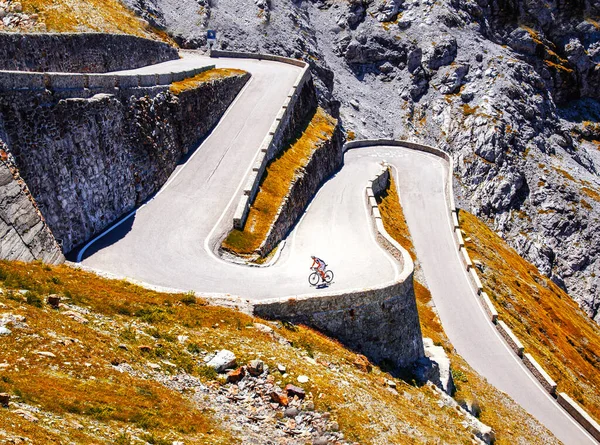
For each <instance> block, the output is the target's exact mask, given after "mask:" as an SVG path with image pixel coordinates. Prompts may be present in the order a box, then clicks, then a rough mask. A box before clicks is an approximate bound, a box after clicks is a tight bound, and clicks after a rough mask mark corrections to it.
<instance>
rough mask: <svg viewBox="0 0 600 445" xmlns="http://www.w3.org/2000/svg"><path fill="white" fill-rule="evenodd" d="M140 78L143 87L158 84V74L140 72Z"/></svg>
mask: <svg viewBox="0 0 600 445" xmlns="http://www.w3.org/2000/svg"><path fill="white" fill-rule="evenodd" d="M139 78H140V86H141V87H153V86H156V84H157V75H156V74H140V75H139Z"/></svg>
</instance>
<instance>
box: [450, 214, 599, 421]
mask: <svg viewBox="0 0 600 445" xmlns="http://www.w3.org/2000/svg"><path fill="white" fill-rule="evenodd" d="M459 220H460V225H461V227H462V228H463V230H464V231H465V234H466V238H465V241H466V242H465V246H466V248H467V250H468V251H469V254H470V255H471V258H472V259H473V260H478V261H480V262H481V263H482V265H483V271H482V272H480V274H479V275H480V277H481V281H482V283H483V286H484V288H485V291H486V292H487V293H488V294H489V296H490V297H491V299H492V301H493V302H494V306H495V307H496V309H497V310H498V313H499V316H500V318H501V319H502V320H503V321H504V322H505V323H506V324H507V325H508V326H509V327H510V328H511V329H512V330H513V332H514V333H515V334H516V335H517V337H518V338H519V339H520V340H521V342H522V343H523V345H524V346H525V351H526V352H529V353H530V354H531V355H533V357H534V358H535V359H536V360H537V361H538V362H539V363H540V364H541V365H542V367H543V368H544V369H545V370H546V371H547V372H548V374H550V376H551V377H552V378H553V379H554V380H555V381H556V383H557V384H558V389H559V391H562V392H566V393H567V394H569V395H570V396H571V397H573V399H575V400H576V401H577V402H579V403H580V404H581V405H583V407H584V408H585V409H586V411H588V413H590V414H591V415H592V416H593V417H594V418H596V420H600V327H599V326H598V325H597V324H596V323H595V322H594V321H593V320H591V319H590V318H589V317H588V316H587V315H586V314H585V313H584V312H583V311H582V310H581V309H580V308H579V307H578V305H577V303H576V302H575V301H573V300H572V299H571V298H570V297H569V295H567V294H566V293H565V292H564V291H563V290H562V289H560V288H559V287H558V286H556V285H555V284H554V283H553V282H552V280H550V279H548V278H547V277H546V276H544V275H542V274H541V273H540V272H539V271H538V270H537V268H536V267H535V266H533V265H532V264H531V263H529V262H527V261H526V260H524V259H523V258H521V256H519V254H518V253H517V252H516V251H515V250H514V249H512V248H511V247H510V246H508V244H506V242H505V241H504V240H503V239H502V238H500V237H499V236H498V235H496V233H494V232H493V231H492V230H490V229H489V228H488V227H487V226H486V225H485V224H484V223H483V222H482V221H480V220H479V219H477V218H476V217H475V216H474V215H472V214H470V213H467V212H464V211H461V212H460V213H459Z"/></svg>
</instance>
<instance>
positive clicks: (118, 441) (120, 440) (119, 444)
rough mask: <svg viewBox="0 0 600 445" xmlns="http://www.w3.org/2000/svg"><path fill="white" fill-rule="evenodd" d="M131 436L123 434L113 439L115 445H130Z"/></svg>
mask: <svg viewBox="0 0 600 445" xmlns="http://www.w3.org/2000/svg"><path fill="white" fill-rule="evenodd" d="M132 444H133V442H132V441H131V436H130V435H129V434H127V433H125V432H123V433H121V434H119V435H118V436H117V437H116V438H115V445H132Z"/></svg>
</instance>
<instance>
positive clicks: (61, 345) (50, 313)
mask: <svg viewBox="0 0 600 445" xmlns="http://www.w3.org/2000/svg"><path fill="white" fill-rule="evenodd" d="M0 284H1V285H2V287H4V288H5V289H7V288H14V289H18V288H21V289H30V290H31V294H30V303H31V304H26V303H24V302H23V301H22V300H23V297H22V296H20V295H17V294H15V295H13V296H11V297H10V298H7V296H6V295H4V296H2V295H0V302H1V303H2V304H4V305H5V307H4V308H3V310H2V312H5V311H9V312H12V313H18V314H23V315H25V316H26V317H27V323H28V324H29V328H28V329H27V330H20V329H17V328H14V329H13V334H12V335H11V336H9V337H4V339H3V341H2V343H0V355H1V356H2V359H1V361H3V362H6V363H9V364H10V365H11V366H10V367H9V368H8V369H0V391H8V392H10V393H11V394H12V395H13V398H14V399H15V401H20V402H27V403H29V404H31V405H33V406H35V407H37V408H40V409H41V410H42V411H43V412H46V413H51V414H59V415H61V417H63V418H64V419H65V420H64V421H61V422H60V423H59V424H58V425H57V424H54V426H49V424H48V422H46V421H44V420H43V419H42V420H40V422H39V423H38V424H32V423H30V422H28V421H25V420H23V419H21V418H19V417H17V416H16V415H15V414H14V413H13V410H14V408H11V409H10V410H5V409H4V410H3V412H2V416H0V429H4V430H5V431H9V432H14V434H18V435H20V436H26V437H29V438H31V440H32V441H33V443H52V442H56V443H58V442H65V441H67V440H68V441H71V442H74V443H78V444H91V443H99V440H98V435H97V434H96V435H94V434H92V433H91V431H92V429H91V428H90V426H92V427H98V428H100V429H102V430H107V431H109V433H111V434H112V436H111V437H113V439H114V438H115V437H117V436H118V434H120V433H121V432H122V431H124V430H125V429H126V428H141V430H142V431H144V430H145V431H147V432H148V434H152V435H154V437H156V438H157V439H163V440H164V438H165V437H168V438H169V440H176V439H177V438H179V440H184V442H185V443H190V444H194V443H210V444H219V443H227V444H230V443H237V442H236V440H235V438H232V437H231V436H230V435H229V434H228V433H227V431H223V430H222V429H219V428H220V427H219V426H215V420H212V417H211V415H210V413H209V411H199V410H198V408H196V407H194V406H193V404H192V403H191V402H190V401H189V400H188V399H187V398H186V397H185V395H183V396H182V395H180V394H178V393H176V392H174V391H170V390H168V389H166V388H165V387H162V386H161V385H159V384H157V383H155V382H154V381H152V380H145V379H140V378H136V377H132V376H130V375H128V374H127V373H123V374H121V373H119V372H118V371H116V370H113V367H112V366H111V363H117V362H119V363H122V362H126V363H128V364H130V365H131V366H132V367H134V368H135V369H139V366H140V365H141V364H144V363H147V362H148V361H150V362H153V363H158V364H160V365H161V366H162V368H164V369H166V371H165V372H170V371H169V370H171V369H172V368H170V367H169V366H167V365H163V364H162V361H161V360H168V361H170V362H172V363H175V364H177V366H178V367H179V368H183V369H185V370H186V371H187V372H189V373H191V374H192V375H195V376H197V377H199V378H201V379H202V380H204V381H210V380H211V379H212V378H214V375H211V374H210V373H207V372H206V370H205V369H204V368H203V366H201V365H199V364H198V363H201V358H200V357H199V356H198V355H197V352H195V351H196V350H197V349H204V350H206V351H213V350H216V349H222V348H226V349H229V350H231V351H233V352H234V353H235V354H236V356H237V357H238V363H241V364H243V363H246V362H248V361H249V360H251V359H254V358H257V357H260V358H262V359H263V360H264V361H265V362H266V363H267V365H268V366H269V367H270V369H276V365H277V364H278V363H281V364H283V365H285V366H286V367H287V368H288V374H287V375H286V376H285V377H284V376H282V375H279V374H277V373H276V374H274V375H275V377H276V379H278V380H280V384H281V385H282V386H283V385H285V384H287V383H294V384H298V383H297V380H296V379H297V377H298V375H301V374H304V375H307V376H309V377H310V381H309V383H307V384H305V385H302V386H304V388H305V389H306V390H307V392H308V394H309V397H312V399H313V400H314V403H315V407H316V409H317V410H319V411H329V412H330V413H331V415H332V418H333V419H335V420H336V421H337V422H338V423H339V425H340V427H341V431H343V432H344V434H345V436H346V438H348V439H349V440H354V441H357V442H359V443H361V444H389V443H398V444H399V443H401V444H426V443H456V444H458V443H461V444H468V443H471V442H470V438H469V435H470V433H469V431H466V430H465V429H464V427H463V426H462V424H461V422H462V417H461V416H460V415H458V413H457V411H456V410H455V409H452V408H449V407H444V406H442V407H440V406H439V405H438V402H439V399H438V397H437V395H435V394H434V393H433V391H431V389H429V388H428V387H421V388H418V387H414V386H412V385H410V384H408V383H406V382H404V381H402V380H399V379H394V378H393V377H391V376H390V375H389V374H387V373H385V372H383V371H382V370H381V369H379V368H377V367H374V368H373V370H372V371H371V372H369V373H367V372H364V371H361V370H359V369H358V368H357V367H356V366H355V365H354V364H353V363H354V361H355V360H356V358H357V356H356V354H355V353H354V352H352V351H350V350H348V349H346V348H345V347H343V346H341V345H340V344H338V343H337V342H336V341H334V340H332V339H330V338H327V337H325V336H324V335H321V334H319V333H317V332H315V331H313V330H311V329H308V328H305V327H303V326H291V325H285V326H284V325H281V324H280V325H279V326H274V329H275V332H276V334H277V335H278V336H281V337H283V338H284V339H285V340H287V342H280V341H278V340H277V339H274V338H273V337H272V336H270V335H269V334H266V333H263V332H260V331H258V330H256V329H254V328H253V327H252V326H253V322H255V321H260V322H263V323H267V322H265V321H263V320H259V319H256V318H253V317H250V316H247V315H244V314H241V313H239V312H236V311H233V310H230V309H225V308H220V307H213V306H206V305H205V304H204V303H203V301H202V300H200V299H195V298H193V296H192V295H189V294H183V295H182V294H176V295H174V294H161V293H156V292H153V291H149V290H146V289H143V288H139V287H137V286H134V285H132V284H129V283H126V282H124V281H114V280H106V279H103V278H100V277H98V276H96V275H93V274H90V273H87V272H83V271H80V270H75V269H71V268H69V267H67V266H60V267H49V266H44V265H41V264H23V263H16V262H0ZM51 292H60V293H61V294H63V295H64V296H66V298H70V300H69V301H68V302H69V303H73V304H77V305H78V306H79V307H85V308H87V309H89V310H90V311H91V313H90V314H89V315H87V317H88V319H90V323H89V324H87V325H82V324H79V323H77V322H75V321H73V320H71V319H70V318H68V317H67V316H65V315H64V311H65V309H64V308H63V309H60V311H58V312H57V311H54V310H51V309H48V308H47V306H45V305H42V307H36V306H35V302H36V300H35V298H33V297H32V296H36V295H38V296H40V297H42V296H44V295H46V294H47V293H51ZM148 333H149V334H150V335H148ZM178 335H187V336H189V340H188V341H187V343H186V344H185V345H184V344H180V343H179V342H178V341H177V336H178ZM69 339H75V340H76V341H75V342H73V341H71V340H69ZM119 345H125V346H126V347H127V350H124V349H122V348H120V347H119ZM140 345H149V346H151V347H152V350H151V351H150V352H145V353H144V352H141V351H140V349H139V346H140ZM39 350H43V351H49V352H53V353H54V354H55V355H56V358H48V357H41V356H38V355H36V354H34V353H33V351H39ZM21 357H24V358H25V360H23V361H18V360H19V359H20V358H21ZM86 363H89V364H90V365H91V366H88V365H86ZM15 365H16V366H18V372H17V371H15ZM142 369H143V368H142ZM386 379H391V380H394V381H395V382H396V384H397V390H398V393H394V392H393V391H390V389H389V388H388V387H387V386H386V384H385V380H386ZM209 384H210V385H218V384H219V383H217V382H216V381H211V382H210V383H209ZM39 417H40V418H41V417H42V416H39ZM221 420H222V419H221ZM72 421H77V422H79V423H81V424H82V425H85V426H86V428H85V429H84V430H81V431H80V430H78V429H77V428H76V427H72V426H70V425H71V423H72ZM230 422H231V421H228V422H223V421H221V422H219V425H221V426H222V427H223V428H225V427H226V426H227V425H228V424H229V423H230ZM440 425H444V427H443V428H440ZM207 428H210V429H212V430H213V432H212V434H211V435H210V436H207V435H206V434H207ZM515 431H519V430H518V429H515ZM105 436H106V435H105ZM107 442H108V443H117V442H116V440H112V441H111V440H108V441H107ZM119 443H120V442H119ZM124 443H126V442H124ZM155 443H161V442H155Z"/></svg>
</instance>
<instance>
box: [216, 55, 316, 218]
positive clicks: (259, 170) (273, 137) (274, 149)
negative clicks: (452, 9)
mask: <svg viewBox="0 0 600 445" xmlns="http://www.w3.org/2000/svg"><path fill="white" fill-rule="evenodd" d="M210 56H211V57H228V58H240V59H258V60H270V61H274V62H281V63H286V64H288V65H294V66H298V67H300V68H302V71H301V72H300V74H299V75H298V78H297V79H296V82H294V86H293V87H292V88H291V90H290V92H289V93H288V96H287V99H286V100H285V102H284V103H283V105H282V106H281V109H280V110H279V113H278V114H277V116H276V117H275V120H274V121H273V124H272V125H271V128H270V129H269V132H268V134H267V135H266V136H265V138H264V139H263V142H262V144H261V145H260V148H259V150H258V153H257V154H256V158H255V159H254V164H253V166H252V170H251V171H250V173H249V174H248V177H247V178H246V182H245V185H244V189H243V194H242V196H241V197H240V200H239V203H238V205H237V207H236V210H235V213H234V215H233V227H234V228H236V229H242V228H243V227H244V224H246V219H247V218H248V212H249V211H250V207H251V206H252V203H253V202H254V199H255V198H256V195H257V193H258V186H259V184H260V180H261V178H262V176H263V173H264V172H265V169H266V168H267V164H268V163H269V161H271V159H273V158H274V157H275V156H277V155H278V154H279V152H280V151H281V149H282V148H283V142H284V141H283V134H284V131H285V128H286V127H287V126H288V125H289V123H290V118H291V116H292V112H293V110H294V107H295V105H296V103H297V101H298V99H299V97H300V94H301V92H302V89H303V88H304V86H305V85H306V83H307V82H308V81H309V80H310V79H311V74H310V70H309V65H308V63H306V62H303V61H302V60H297V59H290V58H287V57H281V56H273V55H270V54H254V53H243V52H233V51H211V53H210Z"/></svg>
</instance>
